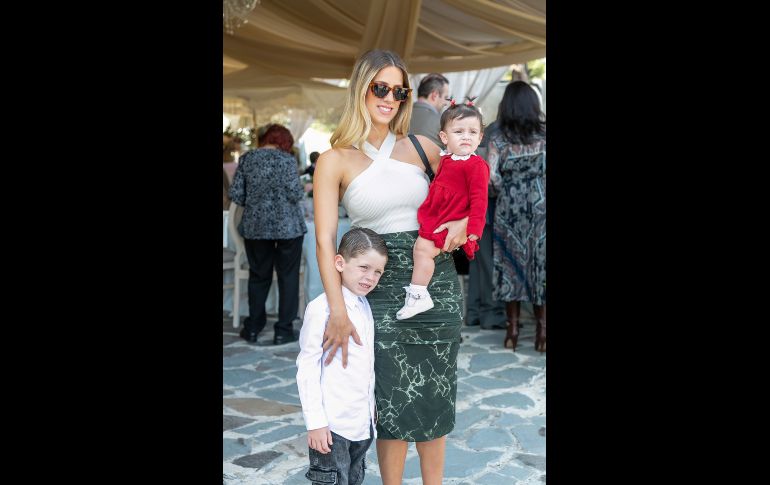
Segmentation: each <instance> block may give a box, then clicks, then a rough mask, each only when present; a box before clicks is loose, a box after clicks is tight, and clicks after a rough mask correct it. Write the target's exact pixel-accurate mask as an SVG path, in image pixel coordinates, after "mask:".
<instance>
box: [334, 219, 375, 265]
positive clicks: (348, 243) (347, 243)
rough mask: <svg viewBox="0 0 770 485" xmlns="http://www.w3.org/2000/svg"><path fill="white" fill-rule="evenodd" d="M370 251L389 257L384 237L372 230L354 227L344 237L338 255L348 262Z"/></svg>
mask: <svg viewBox="0 0 770 485" xmlns="http://www.w3.org/2000/svg"><path fill="white" fill-rule="evenodd" d="M370 249H374V250H375V251H377V252H378V253H380V254H381V255H383V256H385V257H386V258H387V257H388V247H387V246H386V245H385V240H384V239H382V236H380V235H379V234H377V233H376V232H374V231H372V230H371V229H366V228H363V227H354V228H353V229H351V230H349V231H348V232H346V233H345V235H343V236H342V240H341V241H340V247H339V249H338V250H337V254H339V255H340V256H342V257H343V258H345V261H347V260H349V259H350V258H355V257H356V256H359V255H361V254H364V253H365V252H367V251H369V250H370Z"/></svg>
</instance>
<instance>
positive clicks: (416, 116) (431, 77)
mask: <svg viewBox="0 0 770 485" xmlns="http://www.w3.org/2000/svg"><path fill="white" fill-rule="evenodd" d="M448 97H449V80H448V79H447V78H445V77H444V76H442V75H441V74H438V73H431V74H428V75H427V76H425V77H424V78H422V80H421V81H420V86H419V87H418V88H417V101H415V102H414V105H413V107H412V122H411V123H410V125H409V131H410V132H411V133H414V134H415V135H423V136H425V137H427V138H429V139H430V140H431V141H432V142H433V143H435V144H436V145H437V146H438V147H443V146H444V145H442V143H441V139H440V138H439V136H438V132H439V131H441V123H440V116H441V110H442V109H444V107H445V106H446V105H448V104H449V101H448V100H447V98H448Z"/></svg>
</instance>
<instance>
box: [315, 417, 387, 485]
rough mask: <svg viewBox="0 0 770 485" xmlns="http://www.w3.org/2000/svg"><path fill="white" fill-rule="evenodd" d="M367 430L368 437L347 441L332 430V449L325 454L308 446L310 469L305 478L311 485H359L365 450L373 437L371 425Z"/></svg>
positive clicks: (364, 464)
mask: <svg viewBox="0 0 770 485" xmlns="http://www.w3.org/2000/svg"><path fill="white" fill-rule="evenodd" d="M369 430H370V431H369V439H366V440H361V441H349V440H346V439H345V438H343V437H342V436H340V435H338V434H337V433H335V432H332V446H331V449H332V451H331V452H329V453H326V454H323V453H320V452H318V451H316V450H314V449H312V448H308V450H309V451H310V469H309V470H308V471H307V473H305V478H307V479H308V480H310V481H311V482H312V484H313V485H330V484H334V485H360V484H361V483H362V482H363V481H364V470H366V463H364V460H365V457H366V451H367V450H368V449H369V446H371V444H372V438H373V437H374V430H372V429H371V426H370V428H369Z"/></svg>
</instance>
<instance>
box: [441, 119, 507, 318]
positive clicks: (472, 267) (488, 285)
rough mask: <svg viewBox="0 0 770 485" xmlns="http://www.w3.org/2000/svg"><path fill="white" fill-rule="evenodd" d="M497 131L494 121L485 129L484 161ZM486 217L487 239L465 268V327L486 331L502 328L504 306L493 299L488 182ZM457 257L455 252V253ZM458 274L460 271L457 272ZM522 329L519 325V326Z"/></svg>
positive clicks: (492, 205) (493, 199) (491, 190)
mask: <svg viewBox="0 0 770 485" xmlns="http://www.w3.org/2000/svg"><path fill="white" fill-rule="evenodd" d="M496 130H497V122H496V121H495V122H492V123H491V124H490V125H489V126H487V127H486V128H485V129H484V137H483V138H482V139H481V144H479V147H478V148H477V149H476V153H477V154H478V155H479V156H480V157H481V158H484V159H486V157H487V147H488V145H489V138H490V137H491V136H492V134H493V133H495V131H496ZM487 193H488V199H487V214H486V218H485V224H484V234H486V235H487V237H485V238H483V239H481V241H479V250H478V251H477V252H476V258H475V259H474V260H473V261H471V262H470V264H469V269H468V301H467V312H466V315H465V324H466V325H468V326H476V325H480V326H481V328H482V329H485V330H495V329H504V328H505V327H506V320H505V304H504V303H503V302H501V301H498V300H495V299H494V298H492V289H493V286H492V272H493V270H494V267H493V265H492V234H493V230H494V218H495V202H496V200H497V192H496V191H495V188H494V186H493V185H492V184H491V183H490V184H489V187H488V188H487ZM455 254H457V253H455ZM458 272H459V271H458ZM519 327H521V324H519Z"/></svg>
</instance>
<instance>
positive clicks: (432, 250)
mask: <svg viewBox="0 0 770 485" xmlns="http://www.w3.org/2000/svg"><path fill="white" fill-rule="evenodd" d="M440 253H441V249H439V248H437V247H436V245H435V244H434V243H433V241H431V240H430V239H425V238H423V237H421V236H418V237H417V242H415V243H414V249H413V252H412V254H413V255H414V270H413V271H412V284H413V285H420V286H428V283H430V279H431V278H432V277H433V271H434V270H435V269H436V263H435V262H434V261H433V258H435V257H436V256H438V255H439V254H440Z"/></svg>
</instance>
